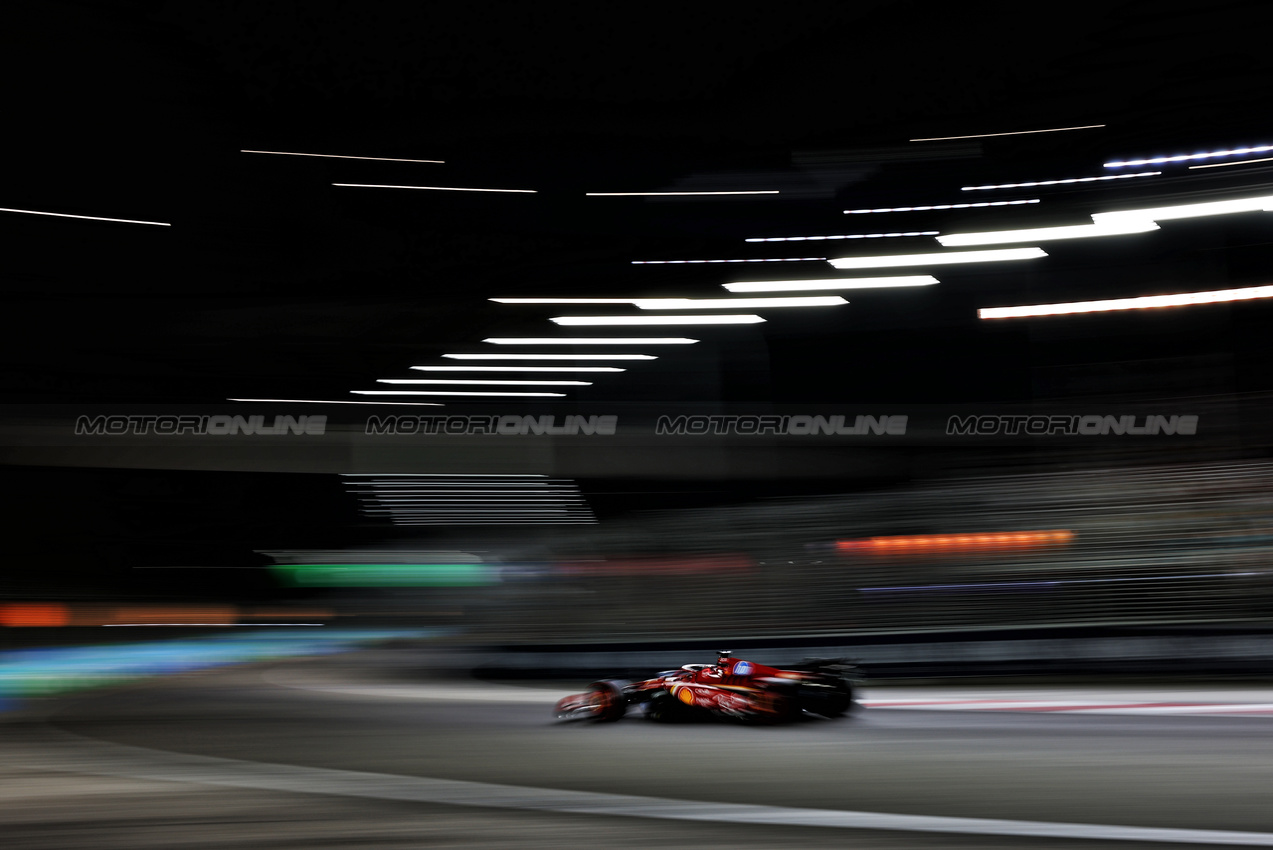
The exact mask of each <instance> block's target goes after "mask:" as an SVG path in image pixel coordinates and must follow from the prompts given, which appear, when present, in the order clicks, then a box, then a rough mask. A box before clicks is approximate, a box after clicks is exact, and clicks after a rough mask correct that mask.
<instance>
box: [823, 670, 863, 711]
mask: <svg viewBox="0 0 1273 850" xmlns="http://www.w3.org/2000/svg"><path fill="white" fill-rule="evenodd" d="M824 706H825V707H824V708H823V709H822V710H821V711H818V712H816V713H817V714H821V715H822V716H823V717H831V718H835V717H843V716H844V715H846V714H848V713H849V712H850V711H852V710H853V709H854V708H855V707H856V706H857V703H855V702H854V701H853V685H852V684H851V683H850V682H849V681H848V680H847V679H839V680H837V681H836V683H835V685H834V687H833V689H832V691H831V695H830V696H829V697H828V698H827V700H826V702H825V703H824Z"/></svg>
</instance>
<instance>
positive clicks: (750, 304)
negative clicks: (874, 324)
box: [491, 295, 849, 310]
mask: <svg viewBox="0 0 1273 850" xmlns="http://www.w3.org/2000/svg"><path fill="white" fill-rule="evenodd" d="M491 300H492V301H499V302H501V303H503V304H579V303H592V304H597V303H602V304H632V305H634V306H636V307H638V308H640V309H642V310H720V309H725V310H728V309H731V308H734V307H742V308H754V307H832V306H835V305H838V304H847V303H849V302H847V301H845V300H844V299H843V298H840V297H839V296H836V295H825V296H809V297H807V298H598V299H593V300H591V301H589V300H587V299H576V298H492V299H491Z"/></svg>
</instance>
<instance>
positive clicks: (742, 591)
mask: <svg viewBox="0 0 1273 850" xmlns="http://www.w3.org/2000/svg"><path fill="white" fill-rule="evenodd" d="M722 553H729V554H728V555H725V554H722ZM1271 557H1273V464H1271V463H1268V462H1263V461H1260V462H1245V463H1224V464H1191V465H1178V466H1171V467H1142V468H1121V469H1110V470H1085V471H1076V472H1050V473H1036V474H1021V475H1002V476H994V477H984V478H970V479H962V480H946V481H938V482H929V483H922V484H915V485H912V486H908V487H904V488H895V489H890V490H887V491H883V492H875V493H868V494H860V495H854V496H844V497H838V498H828V499H819V500H803V501H774V502H771V503H764V504H753V505H748V506H744V507H735V508H721V509H713V510H696V511H682V512H677V513H667V514H653V515H647V516H644V517H640V518H636V519H631V520H627V521H622V522H610V523H606V524H604V525H602V526H600V527H596V526H594V527H590V528H588V529H587V530H572V531H570V532H567V531H566V530H562V531H561V532H560V533H558V534H556V535H555V536H554V537H553V539H552V541H551V542H549V543H545V544H542V545H540V546H538V547H537V548H535V549H533V550H526V551H521V552H513V553H509V554H506V556H505V560H506V561H508V562H509V563H508V565H507V566H506V567H505V568H504V569H503V571H502V579H503V580H502V582H501V584H500V585H499V586H498V587H496V588H493V589H491V590H490V591H489V592H488V593H487V594H486V595H485V600H484V603H483V605H482V607H481V608H480V610H477V611H475V612H473V616H471V617H470V619H469V622H470V625H471V626H472V628H473V634H474V635H475V636H476V637H480V638H484V639H486V640H488V641H492V642H499V643H505V644H518V643H533V642H543V641H554V640H610V639H625V640H649V639H655V638H659V637H672V636H681V637H694V636H702V637H719V638H720V639H723V640H726V641H727V642H732V641H733V640H735V639H737V638H744V637H749V636H783V635H794V636H813V635H845V634H848V635H852V634H871V633H881V632H894V631H895V632H911V631H916V630H940V631H947V632H950V631H959V630H972V629H986V628H1022V627H1033V626H1099V625H1107V626H1108V625H1136V624H1140V625H1144V624H1166V625H1173V624H1175V625H1179V624H1188V623H1256V622H1267V621H1270V620H1271V619H1273V572H1271V570H1270V567H1269V563H1270V558H1271ZM519 563H520V564H521V565H522V566H521V567H519ZM584 563H586V564H588V567H587V568H586V569H582V568H580V566H579V565H581V564H584ZM640 563H657V564H659V565H660V567H659V569H657V570H644V571H643V570H638V569H633V568H632V565H633V564H640ZM678 563H679V564H680V565H681V567H682V568H680V569H678V568H677V564H678ZM708 563H711V564H715V565H716V566H717V569H713V570H705V569H698V568H696V566H701V565H703V564H708ZM526 564H536V565H544V564H555V565H557V566H556V567H543V566H538V567H535V568H526V567H525V565H526Z"/></svg>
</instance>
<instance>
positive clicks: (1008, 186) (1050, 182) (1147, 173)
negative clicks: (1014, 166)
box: [959, 171, 1162, 192]
mask: <svg viewBox="0 0 1273 850" xmlns="http://www.w3.org/2000/svg"><path fill="white" fill-rule="evenodd" d="M1157 174H1162V172H1161V171H1138V172H1136V173H1135V174H1106V175H1104V176H1103V177H1067V178H1066V179H1064V180H1035V181H1033V182H1031V183H998V184H995V185H993V186H963V187H961V188H960V190H959V191H961V192H977V191H980V190H982V189H1029V188H1031V187H1034V186H1060V185H1063V184H1066V183H1096V182H1098V181H1101V180H1129V179H1131V178H1132V177H1153V176H1155V175H1157Z"/></svg>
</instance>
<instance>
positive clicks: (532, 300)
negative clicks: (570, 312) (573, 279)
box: [486, 298, 632, 304]
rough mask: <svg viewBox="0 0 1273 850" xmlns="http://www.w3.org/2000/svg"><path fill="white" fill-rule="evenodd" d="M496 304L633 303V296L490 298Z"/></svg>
mask: <svg viewBox="0 0 1273 850" xmlns="http://www.w3.org/2000/svg"><path fill="white" fill-rule="evenodd" d="M486 300H487V301H494V302H495V303H496V304H631V303H632V299H631V298H488V299H486Z"/></svg>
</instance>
